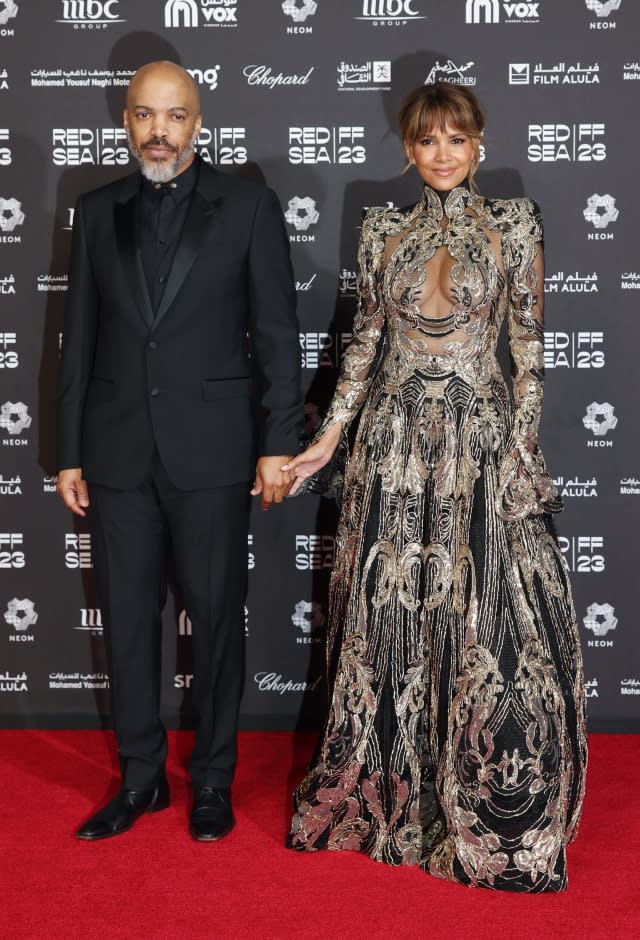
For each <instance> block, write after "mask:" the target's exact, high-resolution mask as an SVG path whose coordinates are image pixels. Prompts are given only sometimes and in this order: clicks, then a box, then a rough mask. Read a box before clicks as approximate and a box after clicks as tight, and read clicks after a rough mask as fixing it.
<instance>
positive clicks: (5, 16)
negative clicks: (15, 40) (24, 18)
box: [0, 0, 18, 36]
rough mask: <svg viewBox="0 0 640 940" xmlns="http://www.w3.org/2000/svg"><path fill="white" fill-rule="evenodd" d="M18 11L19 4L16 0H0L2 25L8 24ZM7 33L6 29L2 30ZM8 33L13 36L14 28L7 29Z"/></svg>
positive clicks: (0, 23)
mask: <svg viewBox="0 0 640 940" xmlns="http://www.w3.org/2000/svg"><path fill="white" fill-rule="evenodd" d="M17 12H18V4H17V3H15V2H14V0H0V26H6V25H7V23H8V22H9V20H12V19H13V18H14V16H15V15H16V13H17ZM2 35H3V36H4V35H5V30H2ZM6 35H9V36H13V30H6Z"/></svg>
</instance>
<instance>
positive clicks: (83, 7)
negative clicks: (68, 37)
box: [56, 0, 126, 29]
mask: <svg viewBox="0 0 640 940" xmlns="http://www.w3.org/2000/svg"><path fill="white" fill-rule="evenodd" d="M60 2H61V3H62V19H59V20H56V23H68V24H70V25H72V26H73V28H74V29H106V28H107V27H108V26H115V24H116V23H125V22H126V20H123V19H122V18H121V17H120V14H119V10H118V3H119V0H60Z"/></svg>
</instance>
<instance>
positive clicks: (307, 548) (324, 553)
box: [296, 535, 335, 571]
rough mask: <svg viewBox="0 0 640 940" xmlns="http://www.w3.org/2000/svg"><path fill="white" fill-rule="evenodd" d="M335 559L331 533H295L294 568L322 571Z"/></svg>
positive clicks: (329, 566)
mask: <svg viewBox="0 0 640 940" xmlns="http://www.w3.org/2000/svg"><path fill="white" fill-rule="evenodd" d="M334 559H335V539H334V537H333V536H332V535H296V569H297V570H298V571H323V570H325V569H331V568H333V565H334Z"/></svg>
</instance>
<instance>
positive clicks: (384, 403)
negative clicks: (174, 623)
mask: <svg viewBox="0 0 640 940" xmlns="http://www.w3.org/2000/svg"><path fill="white" fill-rule="evenodd" d="M358 261H359V307H358V311H357V314H356V320H355V323H354V338H353V341H352V343H351V345H350V347H349V349H348V351H347V354H346V356H345V358H344V363H343V368H342V373H341V376H340V380H339V382H338V386H337V390H336V393H335V396H334V399H333V402H332V404H331V406H330V409H329V412H328V415H327V418H326V420H325V422H324V425H323V428H322V429H321V432H320V433H322V432H323V431H324V430H326V428H327V427H329V426H330V425H331V424H333V423H335V422H342V423H343V425H344V426H345V427H346V426H348V425H349V423H350V422H351V421H352V420H353V418H354V417H355V416H356V415H357V414H359V416H360V420H359V425H358V430H357V436H356V439H355V444H354V447H353V450H352V453H351V456H350V458H349V460H348V463H347V466H346V470H345V479H344V496H343V505H342V511H341V518H340V523H339V526H338V533H337V538H336V559H335V567H334V570H333V573H332V580H331V587H330V613H329V629H328V638H327V642H328V650H327V663H328V676H329V711H328V716H327V720H326V725H325V728H324V731H323V734H322V737H321V739H320V743H319V745H318V749H317V752H316V755H315V757H314V759H313V760H312V763H311V765H310V768H309V770H308V773H307V776H306V777H305V779H304V780H303V781H302V783H301V784H300V785H299V787H298V789H297V791H296V793H295V815H294V818H293V824H292V828H291V833H290V836H289V842H288V844H289V846H290V847H292V848H295V849H299V850H303V851H304V850H306V851H313V850H316V849H323V848H326V849H333V850H340V849H351V850H357V851H361V852H367V853H368V854H369V855H371V856H372V858H374V859H377V860H380V861H384V862H388V863H390V864H394V865H400V864H404V865H412V864H418V865H421V866H422V867H423V868H424V869H425V870H427V871H429V872H430V873H431V874H433V875H436V876H437V877H440V878H445V879H448V880H451V881H458V882H462V883H464V884H468V885H481V886H485V887H490V888H494V889H503V890H511V891H559V890H561V889H563V888H564V887H565V886H566V883H567V875H566V858H565V849H566V846H567V844H568V843H569V842H570V841H571V840H572V839H573V837H574V836H575V834H576V832H577V827H578V821H579V817H580V812H581V805H582V798H583V793H584V778H585V766H586V738H585V725H584V691H583V672H582V662H581V654H580V648H579V640H578V633H577V627H576V618H575V612H574V607H573V601H572V597H571V588H570V585H569V581H568V575H567V567H566V564H565V562H564V559H563V557H562V555H561V553H560V551H559V548H558V543H557V538H556V534H555V528H554V524H553V521H552V517H551V515H550V514H551V513H554V512H558V511H560V510H561V508H562V504H561V502H560V500H559V498H558V496H557V493H556V490H555V489H554V487H553V484H552V482H551V480H550V478H549V475H548V473H547V470H546V467H545V463H544V460H543V457H542V454H541V452H540V449H539V446H538V441H537V432H538V420H539V416H540V408H541V403H542V390H543V369H542V366H543V283H544V277H543V248H542V225H541V219H540V214H539V210H538V208H537V206H536V204H535V203H533V202H532V201H531V200H529V199H524V198H523V199H507V200H489V199H485V198H483V197H482V196H480V195H477V194H474V193H472V192H470V191H469V190H468V189H467V188H466V187H465V186H463V187H458V188H456V189H454V190H452V191H451V192H450V193H449V194H448V196H447V197H446V199H445V197H444V194H441V195H439V194H438V193H437V192H436V191H434V190H432V189H430V188H429V187H425V189H424V191H423V195H422V197H421V199H420V200H419V201H418V203H417V204H416V205H415V206H413V207H411V208H409V209H402V210H398V209H371V210H369V211H368V212H367V213H366V215H365V217H364V221H363V226H362V235H361V239H360V246H359V259H358ZM443 298H449V303H448V305H447V306H448V309H446V308H445V309H442V300H443ZM505 317H506V318H507V320H508V326H509V337H510V345H511V355H512V359H513V364H514V377H513V395H511V394H509V391H508V388H507V386H506V384H505V382H504V379H503V376H502V373H501V370H500V368H499V365H498V362H497V360H496V344H497V339H498V333H499V330H500V327H501V324H502V321H503V319H504V318H505ZM381 346H382V348H383V352H382V353H381V351H380V350H381ZM318 436H320V435H318Z"/></svg>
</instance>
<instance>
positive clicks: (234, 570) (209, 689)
mask: <svg viewBox="0 0 640 940" xmlns="http://www.w3.org/2000/svg"><path fill="white" fill-rule="evenodd" d="M249 489H250V485H249V484H248V483H240V484H235V485H233V486H224V487H217V488H213V489H207V490H195V491H187V492H185V491H182V490H178V489H176V488H175V487H174V486H173V485H172V483H171V482H170V480H169V478H168V477H167V474H166V472H165V470H164V468H163V467H162V464H161V463H160V460H159V458H158V457H157V455H156V456H154V459H153V462H152V465H151V467H150V470H149V474H148V477H147V479H146V480H145V482H144V483H143V484H142V485H141V486H139V487H138V488H137V489H135V490H114V489H110V488H108V487H105V486H98V485H96V484H91V483H90V484H89V495H90V500H91V508H90V516H91V524H92V537H93V552H94V564H95V568H96V573H97V576H98V589H99V593H100V602H101V608H102V614H103V623H104V626H105V636H106V638H107V651H108V657H109V666H110V677H111V691H112V702H113V715H114V724H115V730H116V736H117V741H118V748H119V754H120V764H121V768H122V777H123V786H125V787H130V788H146V787H150V786H153V785H154V783H155V781H156V780H157V778H158V776H159V775H160V774H161V773H162V770H163V767H164V763H165V759H166V753H167V736H166V731H165V728H164V726H163V724H162V722H161V720H160V677H161V670H160V664H161V644H162V622H161V613H162V609H163V607H164V604H165V600H166V597H167V562H168V555H169V551H170V549H171V550H172V551H173V556H174V560H175V564H176V570H177V575H178V581H179V583H180V587H181V590H182V592H183V595H184V600H185V607H186V612H187V615H188V617H189V618H190V620H191V622H192V641H193V662H194V675H193V684H192V693H193V704H194V707H195V710H196V712H197V715H198V724H197V728H196V743H195V748H194V750H193V753H192V755H191V760H190V764H189V770H190V773H191V777H192V780H193V783H194V785H195V786H211V787H228V786H229V785H230V784H231V781H232V779H233V773H234V769H235V764H236V755H237V746H236V735H237V725H238V712H239V708H240V699H241V697H242V691H243V685H244V630H245V627H244V620H245V618H244V604H245V598H246V593H247V533H248V529H249V509H250V495H249Z"/></svg>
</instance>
